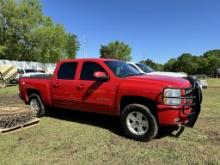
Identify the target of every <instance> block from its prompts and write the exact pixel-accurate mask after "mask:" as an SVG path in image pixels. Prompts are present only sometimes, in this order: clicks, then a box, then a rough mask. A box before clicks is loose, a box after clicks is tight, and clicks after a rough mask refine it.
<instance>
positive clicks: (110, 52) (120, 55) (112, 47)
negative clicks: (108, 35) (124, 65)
mask: <svg viewBox="0 0 220 165" xmlns="http://www.w3.org/2000/svg"><path fill="white" fill-rule="evenodd" d="M100 54H101V56H100V57H101V58H111V59H118V60H122V61H129V60H130V59H131V48H130V47H129V45H127V44H125V43H124V42H120V41H113V42H110V43H109V44H108V45H107V46H105V45H101V49H100Z"/></svg>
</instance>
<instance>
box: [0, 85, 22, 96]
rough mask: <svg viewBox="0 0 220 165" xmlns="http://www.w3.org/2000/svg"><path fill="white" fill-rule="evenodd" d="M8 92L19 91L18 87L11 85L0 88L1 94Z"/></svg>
mask: <svg viewBox="0 0 220 165" xmlns="http://www.w3.org/2000/svg"><path fill="white" fill-rule="evenodd" d="M8 93H18V87H17V86H11V87H6V88H0V94H1V95H3V94H8Z"/></svg>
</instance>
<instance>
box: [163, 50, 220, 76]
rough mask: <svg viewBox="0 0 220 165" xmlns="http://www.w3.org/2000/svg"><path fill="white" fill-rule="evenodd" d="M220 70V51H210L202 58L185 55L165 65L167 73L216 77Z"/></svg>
mask: <svg viewBox="0 0 220 165" xmlns="http://www.w3.org/2000/svg"><path fill="white" fill-rule="evenodd" d="M218 68H220V50H210V51H208V52H205V53H204V54H203V55H202V56H193V55H191V54H189V53H184V54H182V55H181V56H179V57H178V58H177V59H170V60H169V61H168V62H167V63H166V64H165V65H164V70H165V71H175V72H186V73H188V74H207V75H214V74H215V72H216V70H217V69H218Z"/></svg>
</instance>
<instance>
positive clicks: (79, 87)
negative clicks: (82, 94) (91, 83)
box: [77, 84, 86, 89]
mask: <svg viewBox="0 0 220 165" xmlns="http://www.w3.org/2000/svg"><path fill="white" fill-rule="evenodd" d="M85 87H86V85H85V84H80V85H79V86H77V89H84V88H85Z"/></svg>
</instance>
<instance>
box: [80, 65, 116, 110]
mask: <svg viewBox="0 0 220 165" xmlns="http://www.w3.org/2000/svg"><path fill="white" fill-rule="evenodd" d="M96 71H102V72H105V73H106V74H107V75H108V73H107V72H106V71H105V69H104V68H103V67H102V66H101V65H100V64H98V63H96V62H91V61H87V62H84V63H83V64H82V69H81V74H80V79H79V81H78V87H77V90H78V95H77V105H78V106H79V108H80V109H81V110H86V111H92V112H98V113H111V110H112V109H113V106H114V100H115V95H116V90H117V83H116V82H114V81H112V80H111V78H110V79H109V80H107V81H97V80H96V79H95V78H94V76H93V75H94V72H96Z"/></svg>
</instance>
